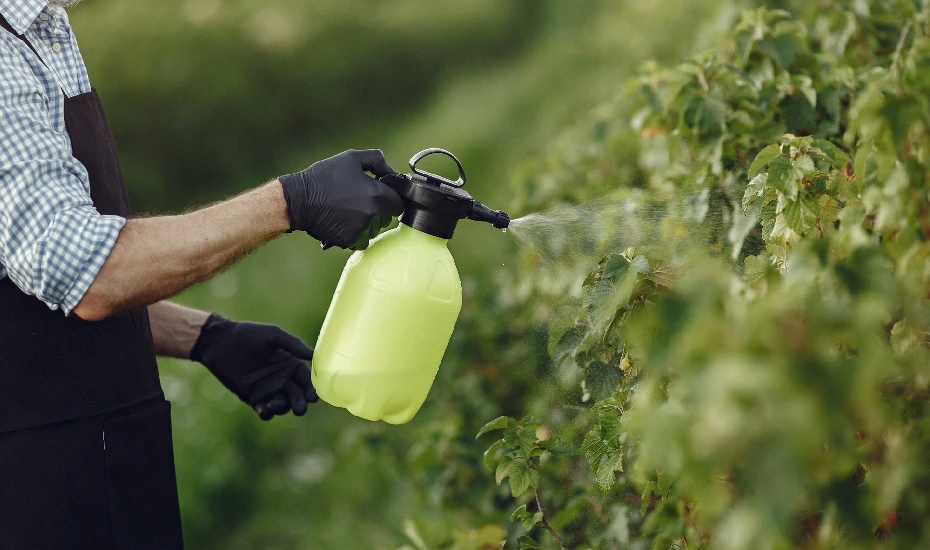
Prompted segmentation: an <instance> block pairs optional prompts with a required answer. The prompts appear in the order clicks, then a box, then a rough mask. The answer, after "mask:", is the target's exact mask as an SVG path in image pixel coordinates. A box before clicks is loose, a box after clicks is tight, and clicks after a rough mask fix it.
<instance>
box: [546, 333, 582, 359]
mask: <svg viewBox="0 0 930 550" xmlns="http://www.w3.org/2000/svg"><path fill="white" fill-rule="evenodd" d="M587 335H588V329H587V328H586V327H575V328H572V329H569V330H568V331H566V332H565V334H563V335H562V338H561V339H560V340H559V343H558V345H556V347H555V353H554V354H553V355H552V360H553V361H555V364H556V365H557V366H558V365H561V364H562V362H563V361H564V360H565V358H567V357H571V356H573V355H574V354H575V350H577V349H578V346H580V345H581V343H582V342H584V339H585V337H586V336H587Z"/></svg>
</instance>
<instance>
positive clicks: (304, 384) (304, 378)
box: [293, 365, 320, 403]
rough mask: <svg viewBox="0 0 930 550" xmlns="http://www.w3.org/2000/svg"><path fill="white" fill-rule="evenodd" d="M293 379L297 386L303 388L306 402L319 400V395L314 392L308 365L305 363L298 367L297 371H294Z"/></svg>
mask: <svg viewBox="0 0 930 550" xmlns="http://www.w3.org/2000/svg"><path fill="white" fill-rule="evenodd" d="M293 380H294V381H295V382H297V385H298V386H300V387H301V388H303V391H304V399H306V400H307V403H316V402H317V401H319V400H320V397H319V396H318V395H317V394H316V388H314V387H313V380H312V377H311V375H310V367H308V366H307V365H303V366H302V367H298V368H297V371H296V372H295V373H294V377H293Z"/></svg>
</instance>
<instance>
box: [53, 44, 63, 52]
mask: <svg viewBox="0 0 930 550" xmlns="http://www.w3.org/2000/svg"><path fill="white" fill-rule="evenodd" d="M52 51H53V52H58V51H61V44H52Z"/></svg>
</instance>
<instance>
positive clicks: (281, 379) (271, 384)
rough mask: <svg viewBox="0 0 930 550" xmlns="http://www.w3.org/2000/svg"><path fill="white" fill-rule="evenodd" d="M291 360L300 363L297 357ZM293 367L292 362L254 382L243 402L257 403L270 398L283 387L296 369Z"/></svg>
mask: <svg viewBox="0 0 930 550" xmlns="http://www.w3.org/2000/svg"><path fill="white" fill-rule="evenodd" d="M293 361H294V362H295V363H297V364H302V363H300V362H299V360H297V359H293ZM295 367H296V365H293V364H291V365H285V366H284V367H283V368H281V369H279V370H278V371H277V372H275V373H274V374H271V375H269V376H266V377H265V378H262V379H261V380H259V381H258V382H256V383H255V385H254V386H253V387H252V391H250V392H249V395H248V398H247V399H246V400H245V402H246V403H248V404H249V405H257V404H258V403H262V402H267V401H269V400H271V398H272V396H274V395H275V394H277V393H279V392H280V391H281V390H283V389H284V383H285V382H287V381H288V379H290V377H291V376H293V374H294V370H296V369H295Z"/></svg>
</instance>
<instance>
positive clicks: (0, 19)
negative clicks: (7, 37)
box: [0, 14, 47, 66]
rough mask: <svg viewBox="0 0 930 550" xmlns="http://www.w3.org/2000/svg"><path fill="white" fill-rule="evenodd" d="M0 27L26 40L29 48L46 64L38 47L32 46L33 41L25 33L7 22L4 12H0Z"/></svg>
mask: <svg viewBox="0 0 930 550" xmlns="http://www.w3.org/2000/svg"><path fill="white" fill-rule="evenodd" d="M0 27H3V28H4V29H6V30H7V32H9V33H10V34H12V35H13V36H15V37H16V38H19V39H20V40H22V41H23V42H25V44H26V45H27V46H29V49H30V50H32V53H34V54H36V57H38V58H39V61H42V64H43V65H45V61H44V60H43V59H42V56H41V55H39V52H37V51H36V49H35V48H34V47H33V46H32V43H31V42H29V40H28V39H27V38H26V37H25V35H22V34H19V33H17V32H16V31H15V30H13V26H12V25H10V24H9V22H7V20H6V18H4V17H3V14H0ZM46 66H47V65H46Z"/></svg>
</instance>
